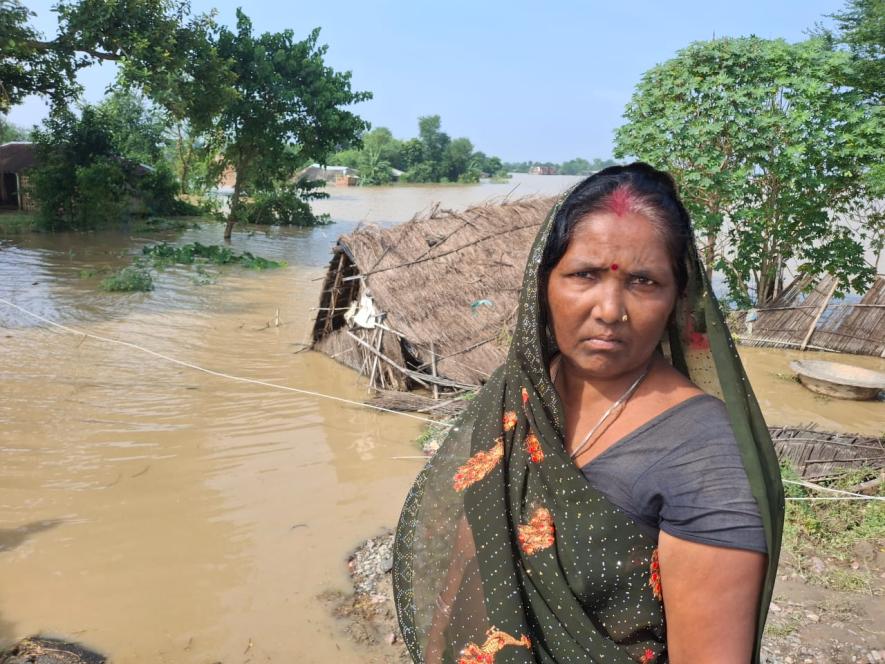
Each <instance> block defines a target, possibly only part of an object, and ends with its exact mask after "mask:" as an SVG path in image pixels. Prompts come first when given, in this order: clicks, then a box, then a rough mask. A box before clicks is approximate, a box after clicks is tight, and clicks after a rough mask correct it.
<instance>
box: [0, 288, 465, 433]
mask: <svg viewBox="0 0 885 664" xmlns="http://www.w3.org/2000/svg"><path fill="white" fill-rule="evenodd" d="M0 304H5V305H6V306H8V307H12V308H13V309H16V310H18V311H20V312H21V313H23V314H25V315H27V316H30V317H31V318H35V319H36V320H39V321H41V322H43V323H46V324H47V325H51V326H52V327H55V328H57V329H59V330H63V331H65V332H68V333H70V334H76V335H79V336H84V337H89V338H91V339H96V340H98V341H103V342H105V343H110V344H117V345H119V346H126V347H127V348H133V349H135V350H138V351H141V352H143V353H147V354H148V355H153V356H154V357H158V358H160V359H162V360H166V361H167V362H171V363H173V364H177V365H179V366H182V367H187V368H188V369H193V370H195V371H202V372H203V373H206V374H209V375H210V376H217V377H219V378H227V379H228V380H235V381H238V382H241V383H251V384H253V385H261V386H263V387H270V388H273V389H275V390H283V391H286V392H295V393H296V394H303V395H304V396H310V397H318V398H320V399H329V400H330V401H337V402H339V403H345V404H348V405H351V406H360V407H362V408H369V409H371V410H376V411H380V412H383V413H392V414H394V415H402V416H403V417H410V418H412V419H413V420H420V421H421V422H428V423H430V424H434V425H436V426H444V427H449V428H451V426H452V425H450V424H444V423H442V422H439V421H437V420H433V419H430V418H429V417H422V416H421V415H414V414H412V413H405V412H402V411H398V410H392V409H390V408H384V407H382V406H373V405H372V404H369V403H364V402H362V401H354V400H352V399H345V398H344V397H336V396H334V395H331V394H323V393H322V392H314V391H312V390H305V389H302V388H299V387H290V386H288V385H277V384H276V383H268V382H267V381H263V380H257V379H255V378H244V377H243V376H234V375H232V374H228V373H224V372H222V371H215V370H213V369H207V368H205V367H201V366H199V365H197V364H192V363H190V362H185V361H184V360H179V359H177V358H174V357H170V356H169V355H164V354H163V353H158V352H157V351H155V350H151V349H150V348H145V347H144V346H139V345H138V344H134V343H131V342H129V341H121V340H120V339H113V338H111V337H103V336H101V335H99V334H92V333H90V332H84V331H83V330H78V329H76V328H73V327H68V326H67V325H62V324H61V323H56V322H55V321H54V320H51V319H49V318H46V317H45V316H41V315H40V314H37V313H34V312H33V311H28V310H27V309H25V308H24V307H21V306H19V305H17V304H15V303H13V302H10V301H9V300H5V299H3V298H0Z"/></svg>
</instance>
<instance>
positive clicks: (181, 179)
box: [176, 124, 188, 194]
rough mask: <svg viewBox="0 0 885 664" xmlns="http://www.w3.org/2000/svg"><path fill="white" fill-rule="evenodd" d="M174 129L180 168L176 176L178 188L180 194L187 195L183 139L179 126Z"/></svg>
mask: <svg viewBox="0 0 885 664" xmlns="http://www.w3.org/2000/svg"><path fill="white" fill-rule="evenodd" d="M176 129H177V131H178V141H176V143H177V146H176V147H177V148H178V163H179V164H180V166H181V170H180V172H179V174H178V188H179V190H180V193H182V194H186V193H188V191H187V159H185V158H184V148H183V144H184V137H183V136H182V135H181V124H179V125H178V126H177V127H176Z"/></svg>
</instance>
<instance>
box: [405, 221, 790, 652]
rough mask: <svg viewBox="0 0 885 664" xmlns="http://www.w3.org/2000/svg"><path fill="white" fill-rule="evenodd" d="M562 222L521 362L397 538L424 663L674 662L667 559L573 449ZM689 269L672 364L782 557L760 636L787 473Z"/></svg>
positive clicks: (457, 438) (499, 375) (510, 364)
mask: <svg viewBox="0 0 885 664" xmlns="http://www.w3.org/2000/svg"><path fill="white" fill-rule="evenodd" d="M557 209H558V206H557V207H555V208H554V209H553V210H552V211H551V213H550V215H549V216H548V218H547V220H546V221H545V223H544V224H543V226H542V228H541V230H540V232H539V234H538V237H537V239H536V241H535V244H534V246H533V247H532V250H531V253H530V255H529V261H528V265H527V267H526V271H525V277H524V281H523V287H522V293H521V297H520V305H519V315H518V319H517V325H516V328H515V331H514V338H513V343H512V344H511V349H510V353H509V355H508V357H507V361H506V362H505V364H504V365H503V366H502V367H500V368H499V369H498V370H497V371H496V372H495V373H494V375H493V376H492V377H491V379H490V380H489V382H488V383H487V384H486V385H485V386H484V387H483V388H482V390H481V391H480V393H479V394H478V395H477V397H476V398H475V399H474V400H473V401H472V402H471V404H470V406H469V407H468V409H467V410H466V412H465V413H464V415H463V416H462V417H461V418H460V419H459V421H458V422H457V425H456V426H455V427H454V428H453V430H452V431H451V433H450V434H449V436H448V437H447V438H446V440H445V442H444V443H443V445H442V446H441V448H440V450H439V452H437V454H436V456H435V457H434V458H433V459H432V460H430V461H429V462H428V464H427V466H426V467H425V468H424V470H422V472H421V473H420V474H419V476H418V478H417V480H416V482H415V484H414V485H413V487H412V489H411V491H410V493H409V495H408V497H407V499H406V503H405V505H404V508H403V512H402V516H401V518H400V522H399V525H398V527H397V533H396V541H395V547H394V569H393V574H394V596H395V600H396V605H397V612H398V615H399V621H400V627H401V629H402V633H403V638H404V641H405V643H406V645H407V646H408V648H409V651H410V653H411V655H412V658H413V659H414V660H415V661H416V662H427V663H428V664H435V663H436V662H458V663H459V664H493V663H494V664H500V663H502V662H508V663H509V662H526V663H528V662H535V661H539V662H558V663H563V664H564V663H566V662H568V663H571V662H597V661H598V662H611V663H614V664H628V663H629V662H642V663H644V664H650V663H651V662H658V663H660V662H665V661H666V633H665V621H664V614H663V606H662V604H661V595H660V575H659V573H658V567H657V559H656V553H655V543H654V542H653V541H652V540H651V539H650V538H648V537H647V536H646V535H645V534H643V533H642V532H641V531H640V530H639V529H638V527H637V526H636V524H635V523H634V522H633V521H632V519H631V518H630V517H628V516H627V515H626V514H625V513H624V512H622V511H621V510H620V509H618V508H617V507H615V506H614V505H612V504H611V503H609V502H608V501H607V500H606V499H605V498H604V497H603V496H601V495H600V494H599V493H598V492H596V491H595V490H594V489H593V488H592V487H591V486H590V484H589V483H588V482H587V481H586V479H585V478H584V476H583V475H582V473H581V471H580V469H578V468H577V467H576V466H575V465H574V463H573V462H572V460H571V459H570V458H569V457H568V455H567V454H566V453H565V450H564V447H563V443H562V434H561V432H562V424H563V418H562V408H561V404H560V403H559V399H558V397H557V395H556V392H555V390H554V388H553V385H552V384H551V382H550V378H549V375H548V366H549V359H550V357H551V354H552V352H553V349H552V348H551V347H550V345H551V342H550V340H549V338H548V333H547V325H546V320H545V315H544V312H543V304H542V298H541V293H540V290H539V289H540V287H541V286H540V282H539V266H540V263H541V257H542V255H543V252H544V248H545V245H546V242H547V238H548V236H549V233H550V228H551V226H552V223H553V219H554V217H555V215H556V212H557ZM689 263H690V264H689V268H690V270H689V274H690V275H691V277H692V279H691V284H690V287H689V288H688V289H687V293H686V296H685V297H684V298H683V299H682V300H681V301H680V303H679V305H678V307H677V311H676V312H675V313H674V317H673V323H672V324H671V326H670V329H669V330H668V333H667V339H665V340H664V341H663V342H662V351H663V352H664V354H665V355H666V356H667V357H668V358H670V359H671V361H672V362H673V364H674V366H676V367H677V368H678V369H680V370H681V371H683V372H684V373H686V374H687V375H689V376H690V377H691V378H692V380H694V381H695V382H696V383H698V384H699V385H700V386H701V387H702V388H703V389H705V390H707V391H709V392H710V393H712V394H715V395H716V396H719V397H720V398H723V400H724V401H725V403H726V406H727V408H728V412H729V415H730V418H731V420H732V425H733V427H734V430H735V434H736V436H737V439H738V442H739V444H740V448H741V457H742V459H743V462H744V466H745V468H746V470H747V474H748V476H749V478H750V483H751V486H752V489H753V492H754V496H755V497H756V500H757V502H758V504H759V508H760V511H761V513H762V517H763V522H764V525H765V532H766V538H767V542H768V550H769V569H768V574H767V577H766V581H765V590H764V592H763V597H762V599H761V603H760V610H759V630H758V635H761V630H762V627H763V625H764V620H765V609H766V608H767V606H768V603H769V600H770V596H771V588H772V585H773V583H774V578H775V571H776V566H777V556H778V551H779V543H780V533H781V526H782V513H783V495H782V490H781V485H780V477H779V472H778V464H777V459H776V458H775V456H774V453H773V449H772V446H771V441H770V439H769V437H768V430H767V428H766V426H765V423H764V421H763V420H762V417H761V414H760V412H759V409H758V406H757V404H756V402H755V399H754V398H753V395H752V392H751V391H750V388H749V385H748V384H747V382H746V377H745V375H744V372H743V369H742V367H741V364H740V360H739V358H738V356H737V353H736V352H735V350H734V347H733V345H732V342H731V339H730V337H729V335H728V332H727V329H726V328H725V326H724V323H723V321H722V319H721V315H720V313H719V309H718V306H717V305H716V302H715V300H714V298H713V295H712V293H711V291H710V288H709V287H708V285H707V284H706V282H705V277H704V274H703V272H702V271H701V270H700V263H699V262H698V259H697V256H696V255H692V256H691V257H690V261H689ZM758 635H757V643H756V645H755V653H756V655H754V657H755V659H754V661H758V650H759V636H758Z"/></svg>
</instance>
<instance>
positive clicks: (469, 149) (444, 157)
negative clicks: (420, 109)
mask: <svg viewBox="0 0 885 664" xmlns="http://www.w3.org/2000/svg"><path fill="white" fill-rule="evenodd" d="M441 126H442V122H441V120H440V117H439V116H438V115H428V116H424V117H420V118H418V137H417V138H410V139H406V140H400V139H398V138H395V137H394V135H393V134H392V133H391V131H390V130H389V129H387V128H386V127H378V128H377V129H373V130H372V131H370V132H367V133H365V134H363V136H362V147H359V148H354V149H350V150H342V151H341V152H338V153H336V154H333V155H332V156H331V157H329V159H328V163H329V164H330V165H335V166H349V167H350V168H354V169H356V170H357V171H358V172H359V175H360V184H364V185H377V184H387V183H388V182H392V181H393V180H400V181H401V182H479V179H480V177H506V176H507V171H506V170H505V169H504V164H503V163H502V162H501V160H500V159H499V158H498V157H489V156H487V155H486V154H485V153H483V152H480V151H478V150H474V149H473V143H471V141H470V139H468V138H455V139H453V138H451V137H450V136H449V135H448V134H446V133H445V132H444V131H442V129H441Z"/></svg>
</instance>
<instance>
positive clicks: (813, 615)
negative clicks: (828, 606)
mask: <svg viewBox="0 0 885 664" xmlns="http://www.w3.org/2000/svg"><path fill="white" fill-rule="evenodd" d="M805 617H806V618H808V619H809V620H810V621H811V622H820V616H819V615H817V614H816V613H806V614H805Z"/></svg>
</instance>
